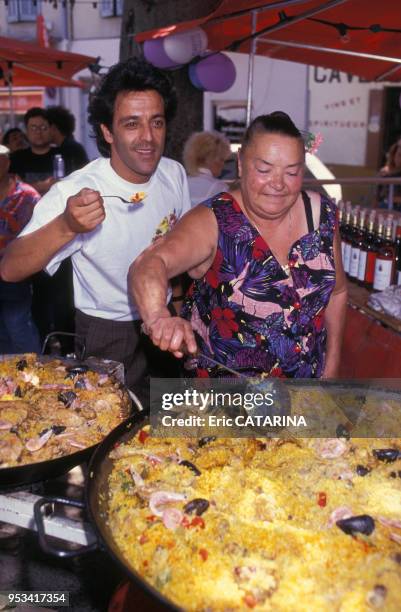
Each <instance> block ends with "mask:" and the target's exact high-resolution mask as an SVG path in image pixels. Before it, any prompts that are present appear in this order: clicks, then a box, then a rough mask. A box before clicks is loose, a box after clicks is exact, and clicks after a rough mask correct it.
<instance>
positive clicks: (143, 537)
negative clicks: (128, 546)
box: [139, 533, 149, 544]
mask: <svg viewBox="0 0 401 612" xmlns="http://www.w3.org/2000/svg"><path fill="white" fill-rule="evenodd" d="M148 540H149V538H148V536H147V535H146V533H143V534H142V535H141V536H140V537H139V544H145V542H148Z"/></svg>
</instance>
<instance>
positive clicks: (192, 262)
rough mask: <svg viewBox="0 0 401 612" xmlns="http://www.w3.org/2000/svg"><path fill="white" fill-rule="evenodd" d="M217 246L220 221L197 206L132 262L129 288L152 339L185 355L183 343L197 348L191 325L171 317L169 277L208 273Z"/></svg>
mask: <svg viewBox="0 0 401 612" xmlns="http://www.w3.org/2000/svg"><path fill="white" fill-rule="evenodd" d="M216 247H217V222H216V218H215V216H214V214H213V212H212V211H211V210H210V209H208V208H206V207H205V206H197V207H196V208H194V209H192V210H191V211H190V212H188V213H187V214H186V215H184V217H183V218H182V219H181V220H180V221H179V222H178V223H177V225H176V226H175V227H174V229H173V230H172V231H171V232H169V233H168V234H167V235H166V236H165V237H164V238H163V239H162V240H158V241H157V242H156V243H155V244H153V245H152V246H150V247H148V248H147V249H145V251H143V253H141V255H139V257H137V258H136V260H135V261H134V262H133V263H132V264H131V267H130V270H129V273H128V289H129V293H130V295H131V296H132V298H133V300H134V301H135V304H136V306H137V308H138V310H139V314H140V315H141V318H142V320H143V322H144V325H145V329H146V331H147V333H149V335H150V337H151V338H152V341H153V343H154V344H155V345H156V346H158V347H159V348H161V349H162V350H169V351H171V352H172V353H174V355H175V356H176V357H182V355H183V352H182V350H180V349H181V348H182V345H183V343H184V344H185V345H186V347H187V349H188V351H189V352H191V353H194V352H195V351H196V342H195V338H194V335H193V332H192V328H191V325H190V323H189V322H188V321H185V320H184V319H182V318H181V317H172V316H171V314H170V312H169V311H168V309H167V307H166V300H167V291H168V281H169V280H170V279H171V278H173V277H175V276H178V275H179V274H182V273H183V272H186V271H190V272H191V275H192V276H193V277H195V278H200V277H201V276H203V274H205V272H206V271H207V270H208V269H209V267H210V265H211V264H212V261H213V258H214V256H215V252H216Z"/></svg>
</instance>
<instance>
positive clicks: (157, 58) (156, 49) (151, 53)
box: [143, 38, 177, 68]
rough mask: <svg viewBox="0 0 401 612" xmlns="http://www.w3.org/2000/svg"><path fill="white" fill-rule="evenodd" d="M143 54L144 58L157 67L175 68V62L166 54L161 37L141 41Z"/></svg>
mask: <svg viewBox="0 0 401 612" xmlns="http://www.w3.org/2000/svg"><path fill="white" fill-rule="evenodd" d="M143 54H144V56H145V59H146V60H147V61H148V62H150V63H151V64H153V66H156V67H157V68H177V64H176V63H175V62H173V61H172V60H171V59H170V58H169V56H168V55H167V54H166V52H165V50H164V47H163V39H162V38H155V39H154V40H145V42H144V43H143Z"/></svg>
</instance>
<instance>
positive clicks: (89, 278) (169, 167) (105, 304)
mask: <svg viewBox="0 0 401 612" xmlns="http://www.w3.org/2000/svg"><path fill="white" fill-rule="evenodd" d="M84 187H87V188H90V189H96V190H98V191H99V192H100V193H101V194H102V195H120V196H122V197H124V198H125V199H127V200H129V199H130V197H131V196H132V195H134V194H135V193H137V192H139V191H143V192H145V194H146V197H145V198H144V200H143V204H142V205H141V206H135V205H129V204H125V203H123V202H121V201H120V200H118V199H116V198H104V207H105V210H106V218H105V220H104V221H103V223H101V224H100V225H99V226H98V227H96V228H95V229H94V230H93V231H91V232H88V233H86V234H78V235H77V236H76V237H75V238H74V239H73V240H72V241H71V242H69V243H68V244H66V245H65V246H64V247H63V248H62V249H60V251H58V252H57V253H56V255H54V257H53V258H52V259H51V261H50V262H49V264H48V266H47V268H46V270H47V272H49V274H54V273H55V272H56V271H57V269H58V267H59V265H60V263H61V262H62V261H63V259H65V258H66V257H69V256H70V255H71V261H72V266H73V280H74V300H75V306H76V307H77V308H78V309H79V310H81V311H82V312H84V313H86V314H88V315H92V316H95V317H101V318H104V319H111V320H114V321H130V320H132V319H139V314H138V312H137V310H136V308H135V305H134V304H133V303H132V302H131V301H130V298H129V296H128V290H127V274H128V269H129V266H130V265H131V263H132V262H133V261H134V259H136V257H137V256H138V255H139V254H140V253H141V252H142V251H143V250H144V249H145V248H146V247H148V246H149V245H150V244H151V243H152V241H154V240H155V239H156V238H157V237H158V236H161V235H163V234H165V233H166V232H167V231H168V230H169V229H171V228H172V226H173V225H174V224H175V222H176V221H177V219H179V218H180V217H181V216H182V215H183V214H184V213H185V212H186V211H187V210H189V208H190V197H189V192H188V184H187V179H186V175H185V170H184V168H183V167H182V166H181V164H179V163H178V162H176V161H174V160H172V159H167V158H165V157H162V158H161V160H160V162H159V165H158V167H157V169H156V171H155V173H154V174H153V176H152V177H151V179H150V181H149V182H147V183H141V184H138V185H135V184H133V183H130V182H129V181H126V180H125V179H123V178H121V177H120V176H119V175H118V174H117V173H116V172H115V171H114V170H113V168H112V167H111V164H110V160H109V159H105V158H99V159H96V160H95V161H93V162H90V163H89V164H87V165H86V166H85V167H84V168H81V170H77V171H76V172H74V173H73V174H70V175H69V176H68V178H66V179H64V180H62V181H59V182H58V183H56V184H55V185H53V187H52V188H51V189H50V190H49V191H48V192H47V194H46V195H44V196H43V198H42V199H41V200H39V202H38V204H36V206H35V208H34V212H33V216H32V219H31V220H30V222H29V223H28V225H26V227H25V228H24V229H23V231H22V232H21V233H20V234H19V235H20V236H24V235H26V234H29V233H31V232H34V231H35V230H37V229H39V228H41V227H42V226H43V225H45V224H46V223H49V221H51V220H52V219H54V218H55V217H57V216H58V215H60V214H61V213H62V212H63V211H64V209H65V206H66V202H67V199H68V198H69V197H70V196H72V195H75V194H76V193H78V192H79V191H80V190H81V189H83V188H84Z"/></svg>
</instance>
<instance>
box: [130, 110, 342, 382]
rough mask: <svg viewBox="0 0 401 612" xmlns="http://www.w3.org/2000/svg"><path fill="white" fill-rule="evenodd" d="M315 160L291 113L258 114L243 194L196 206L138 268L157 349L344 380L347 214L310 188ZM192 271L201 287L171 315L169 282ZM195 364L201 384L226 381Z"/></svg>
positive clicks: (243, 156)
mask: <svg viewBox="0 0 401 612" xmlns="http://www.w3.org/2000/svg"><path fill="white" fill-rule="evenodd" d="M304 158H305V151H304V143H303V139H302V136H301V134H300V132H299V131H298V129H297V128H296V127H295V125H294V124H293V123H292V121H291V119H290V118H289V117H288V115H286V114H285V113H281V112H275V113H272V114H270V115H264V116H261V117H258V118H256V119H255V120H254V121H253V122H252V124H251V125H250V127H249V128H248V130H247V132H246V135H245V138H244V142H243V146H242V149H241V152H240V157H239V170H240V177H241V186H240V189H239V190H236V191H233V192H232V193H224V194H220V195H218V196H216V197H215V198H212V199H211V200H209V201H208V202H206V203H205V204H204V205H199V206H197V207H196V208H195V209H193V210H191V211H190V212H189V213H187V214H186V215H185V216H184V217H183V219H182V220H180V222H179V223H178V224H177V225H176V226H175V228H174V229H173V231H171V232H170V233H169V234H168V235H167V236H166V238H165V239H164V240H163V241H160V242H157V243H156V244H154V245H153V246H152V247H150V248H149V249H147V250H146V251H144V253H142V255H140V256H139V257H138V259H137V260H136V261H135V262H134V264H133V265H132V266H131V269H130V274H129V286H130V289H131V291H132V294H133V297H134V299H135V301H136V303H137V305H138V308H139V311H140V313H141V316H142V318H143V321H144V324H145V326H146V328H147V330H148V333H149V334H150V336H151V338H152V340H153V342H154V343H155V344H156V345H157V346H159V347H160V348H162V349H164V350H170V351H172V352H173V353H174V354H175V355H176V356H177V357H181V356H182V355H183V347H184V346H185V347H186V350H187V351H189V352H190V353H193V354H195V353H196V351H197V348H199V349H200V350H201V352H202V353H204V354H206V355H208V356H212V357H213V358H214V359H216V360H217V361H218V362H220V363H222V364H225V365H227V366H229V367H231V368H234V369H239V368H240V369H241V370H242V371H244V370H245V371H246V369H247V368H249V370H250V371H254V369H255V368H256V369H258V370H260V371H261V372H266V373H267V374H268V375H270V376H284V377H325V378H328V377H334V376H336V374H337V371H338V365H339V359H340V348H341V339H342V334H343V327H344V320H345V310H346V283H345V277H344V271H343V267H342V262H341V255H340V252H341V249H340V242H339V236H338V229H337V224H336V207H335V205H334V204H333V202H331V201H330V200H328V199H326V198H325V197H324V196H320V195H318V194H316V193H306V192H304V191H301V186H302V179H303V172H304ZM184 271H188V273H189V274H190V276H191V277H192V278H193V279H194V283H193V285H192V287H191V289H190V291H189V294H188V297H187V300H186V303H185V304H184V309H183V312H182V316H181V317H171V315H170V313H169V311H168V309H167V308H166V306H165V303H166V295H167V289H168V279H169V278H172V277H174V276H176V275H177V274H180V273H181V272H184ZM194 330H195V331H196V332H197V342H196V341H195V336H194ZM197 343H198V346H197ZM195 361H197V364H196V367H197V370H196V373H197V375H198V376H208V375H209V376H213V375H215V374H216V371H215V370H214V369H213V367H211V364H210V363H209V362H208V361H207V360H206V359H203V358H202V356H198V357H196V359H195Z"/></svg>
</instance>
